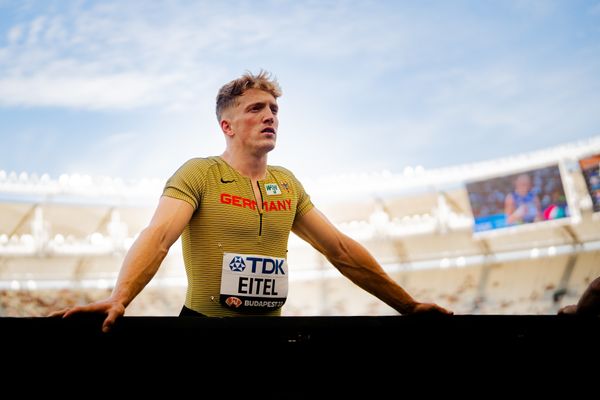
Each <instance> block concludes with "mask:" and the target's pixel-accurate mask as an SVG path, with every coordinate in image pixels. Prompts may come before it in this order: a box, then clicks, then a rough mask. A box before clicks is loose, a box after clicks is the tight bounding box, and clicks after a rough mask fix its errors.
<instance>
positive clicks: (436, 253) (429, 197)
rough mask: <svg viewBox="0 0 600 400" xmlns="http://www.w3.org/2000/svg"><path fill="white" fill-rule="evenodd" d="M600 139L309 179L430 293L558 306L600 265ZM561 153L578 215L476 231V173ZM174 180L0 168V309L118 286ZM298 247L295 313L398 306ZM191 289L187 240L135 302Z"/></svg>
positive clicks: (162, 305)
mask: <svg viewBox="0 0 600 400" xmlns="http://www.w3.org/2000/svg"><path fill="white" fill-rule="evenodd" d="M599 152H600V137H593V138H591V139H588V140H584V141H579V142H573V143H565V144H563V145H561V146H558V147H552V148H547V149H544V150H541V151H536V152H532V153H525V154H514V155H513V156H511V157H506V158H502V159H494V160H488V161H485V162H479V163H473V164H464V165H455V166H448V167H445V168H438V169H432V170H425V169H423V168H411V167H407V168H405V169H404V170H403V171H393V172H390V171H382V172H380V173H375V174H358V175H357V174H343V175H337V176H327V177H320V178H318V179H303V183H304V186H305V187H306V189H307V191H308V193H309V194H310V195H311V196H312V198H313V202H314V203H315V204H316V205H317V206H318V207H319V208H320V209H321V210H322V211H324V213H325V214H326V215H327V216H328V217H329V218H330V219H331V220H332V221H333V222H334V223H335V224H336V225H337V226H338V227H339V228H340V229H341V230H342V231H343V232H345V233H347V234H348V235H350V236H351V237H353V238H355V239H357V240H358V241H360V242H361V243H363V244H364V245H365V246H366V247H367V248H368V249H369V250H370V251H371V252H372V253H373V254H374V255H375V257H376V258H377V259H378V260H379V261H380V262H381V264H382V265H383V266H384V268H385V269H386V270H387V271H388V272H389V273H390V274H391V276H392V277H393V278H394V279H396V280H397V281H398V282H399V283H400V284H401V285H402V286H403V287H405V288H406V289H407V290H408V291H409V292H410V293H411V294H412V295H413V296H415V297H416V298H417V299H419V300H421V301H433V302H437V303H439V304H440V305H442V306H445V307H448V308H450V309H452V310H454V311H455V313H459V314H553V313H556V311H557V310H558V308H559V307H560V306H561V305H565V304H570V303H573V302H575V301H576V300H577V299H578V297H579V296H580V295H581V293H582V292H583V290H584V289H585V287H586V286H587V284H588V283H589V282H590V281H591V280H592V279H593V278H594V277H596V276H598V275H600V229H599V228H600V215H599V214H600V213H594V210H593V203H592V199H591V198H590V195H589V192H588V190H587V187H586V183H585V180H584V177H583V175H582V172H581V169H580V167H579V164H578V160H579V159H581V158H582V157H585V156H589V155H592V154H596V153H599ZM551 164H558V165H559V166H560V169H561V175H562V182H563V185H564V189H565V193H566V195H567V199H568V201H569V207H570V211H571V217H570V218H568V219H563V220H557V221H547V222H543V223H536V224H531V225H530V226H522V227H518V228H506V229H502V230H497V231H494V232H488V233H486V234H478V235H474V234H473V215H472V213H471V209H470V204H469V198H468V194H467V191H466V188H465V183H466V182H469V181H473V180H481V179H485V178H487V177H494V176H502V175H508V174H512V173H515V172H518V171H524V170H529V169H533V168H538V167H540V166H546V165H551ZM0 168H1V165H0ZM163 184H164V182H162V181H160V180H157V179H154V180H152V179H144V180H139V181H124V180H122V179H119V178H116V177H94V176H87V175H77V174H73V175H66V174H65V175H61V176H58V177H54V176H49V175H47V174H42V175H36V174H31V175H30V174H29V173H28V172H27V171H25V172H17V171H4V170H0V293H1V295H0V316H42V315H46V314H47V313H48V312H50V311H51V310H54V309H58V308H62V307H65V306H71V305H74V304H84V303H87V302H90V301H93V300H97V299H100V298H103V297H104V296H106V295H107V294H108V293H109V292H110V290H111V289H112V285H113V284H114V282H115V279H116V276H117V273H118V270H119V268H120V265H121V262H122V260H123V257H124V255H125V253H126V251H127V249H128V248H129V246H131V244H132V242H133V240H134V239H135V237H136V235H137V234H138V233H139V231H140V230H141V229H143V228H144V226H145V225H146V224H147V223H148V222H149V220H150V217H151V215H152V212H153V210H154V207H155V205H156V202H157V200H158V197H159V196H160V193H161V190H162V187H163ZM288 254H289V256H288V258H289V264H290V271H291V272H290V296H289V298H288V301H287V303H286V305H285V306H284V309H283V310H284V311H283V314H284V315H289V316H301V315H390V314H394V313H395V311H394V310H392V309H391V308H389V307H388V306H386V305H385V304H384V303H382V302H381V301H379V300H378V299H376V298H374V297H373V296H371V295H370V294H368V293H366V292H364V291H362V290H361V289H359V288H358V287H356V286H354V285H353V284H352V283H350V282H349V281H348V280H347V279H346V278H344V277H343V276H342V275H341V274H339V273H338V272H337V271H336V270H335V269H334V268H333V267H332V266H331V265H330V264H329V263H328V262H327V260H326V259H325V258H324V257H322V256H321V255H320V254H319V253H318V252H316V251H315V250H314V249H312V248H311V247H310V246H309V245H307V244H306V243H304V242H303V241H301V240H300V239H298V238H297V237H296V236H295V235H293V234H292V235H291V236H290V241H289V253H288ZM184 296H185V272H184V268H183V261H182V256H181V248H180V243H179V242H177V243H175V245H174V246H173V247H172V248H171V251H170V253H169V255H168V256H167V258H166V259H165V261H164V262H163V265H162V267H161V269H160V270H159V272H158V274H157V276H156V277H155V278H154V279H153V281H152V282H151V284H150V285H149V286H148V287H147V288H145V289H144V291H143V292H142V293H141V294H140V296H138V298H136V299H135V300H134V302H133V303H132V304H131V305H130V307H129V308H128V310H127V314H126V315H177V314H178V312H179V310H180V308H181V305H182V303H183V299H184Z"/></svg>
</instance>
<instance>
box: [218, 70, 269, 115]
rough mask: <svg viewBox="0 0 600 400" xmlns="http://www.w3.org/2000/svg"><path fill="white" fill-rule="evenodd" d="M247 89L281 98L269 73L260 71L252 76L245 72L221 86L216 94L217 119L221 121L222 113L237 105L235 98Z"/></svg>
mask: <svg viewBox="0 0 600 400" xmlns="http://www.w3.org/2000/svg"><path fill="white" fill-rule="evenodd" d="M248 89H260V90H264V91H265V92H267V93H270V94H271V95H273V97H275V98H278V97H279V96H281V87H280V86H279V83H277V79H276V78H272V77H271V73H269V72H267V71H263V70H261V71H260V72H259V73H258V74H256V75H254V74H252V73H251V72H246V73H245V74H244V75H242V76H241V77H239V78H237V79H234V80H232V81H231V82H229V83H227V84H225V85H223V86H222V87H221V89H219V93H218V94H217V110H216V111H217V119H218V120H219V122H220V121H221V117H222V116H223V112H224V111H225V110H227V109H229V108H231V107H233V106H235V105H237V98H238V97H240V96H241V95H243V94H244V93H245V92H246V91H247V90H248Z"/></svg>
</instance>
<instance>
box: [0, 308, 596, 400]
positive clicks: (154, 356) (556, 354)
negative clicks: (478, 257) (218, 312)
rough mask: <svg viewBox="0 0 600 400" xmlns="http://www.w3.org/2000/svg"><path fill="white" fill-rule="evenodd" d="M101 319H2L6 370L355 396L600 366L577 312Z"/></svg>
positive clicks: (592, 323)
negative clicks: (271, 385) (109, 323)
mask: <svg viewBox="0 0 600 400" xmlns="http://www.w3.org/2000/svg"><path fill="white" fill-rule="evenodd" d="M101 323H102V318H101V317H100V316H89V315H88V316H81V317H79V316H74V317H71V318H67V319H61V318H0V332H1V333H2V335H1V340H2V343H3V350H2V361H3V365H5V366H6V365H10V366H11V367H12V368H14V370H13V372H15V371H17V372H16V373H17V374H18V375H19V376H27V377H31V378H32V379H33V380H35V377H36V376H38V377H39V376H42V377H47V376H49V377H52V378H53V379H54V378H57V377H70V376H77V377H78V379H81V377H82V376H84V377H85V376H87V375H86V374H88V375H89V376H88V378H89V379H91V376H92V375H93V374H94V373H96V371H98V370H100V371H102V370H104V371H110V373H111V374H114V375H116V376H120V377H121V379H124V378H123V377H127V376H132V374H135V373H140V374H141V375H143V376H145V377H146V378H145V379H146V381H145V382H143V383H142V385H144V386H145V387H148V386H147V385H152V384H157V382H162V381H164V379H165V376H169V377H170V379H171V381H172V379H173V378H175V379H176V380H177V379H181V382H183V383H185V382H188V383H193V382H195V383H194V384H198V383H199V384H202V385H204V384H206V385H210V384H212V383H213V382H214V378H215V377H216V378H217V379H219V378H223V379H225V378H227V380H230V381H231V382H237V383H240V385H241V383H242V382H245V384H248V382H279V383H281V384H282V385H284V386H285V388H286V390H288V394H290V393H296V394H298V395H300V394H302V395H305V394H307V393H309V391H312V390H315V389H314V388H313V386H311V385H312V384H317V383H318V384H325V385H329V386H328V387H330V388H332V387H337V386H339V385H342V386H343V387H344V388H345V390H348V388H350V389H351V390H354V389H356V390H359V389H360V388H362V389H364V388H365V387H367V386H368V387H370V385H371V384H370V383H369V382H380V383H382V382H386V384H387V385H390V384H392V385H393V384H396V383H399V382H402V384H403V385H410V384H411V383H414V382H412V380H413V379H415V378H416V377H417V376H420V375H421V374H429V375H431V374H432V375H434V376H439V375H442V376H446V377H451V378H452V379H468V378H472V377H473V376H478V377H479V378H478V379H480V380H481V378H482V377H487V378H489V379H500V375H499V373H501V374H502V375H501V376H502V379H506V380H507V381H510V380H514V379H524V377H529V376H531V374H532V373H534V374H540V372H543V373H545V374H546V375H547V376H548V374H551V373H554V372H557V371H559V372H561V373H564V372H565V371H567V372H568V371H575V370H577V369H579V368H582V367H581V366H582V365H584V364H585V363H588V364H589V361H590V360H591V361H592V362H595V363H596V364H597V360H599V359H598V358H597V357H598V354H599V349H598V348H599V344H600V318H597V317H586V318H582V317H575V316H505V315H488V316H471V315H456V316H443V317H442V316H437V317H433V316H389V317H388V316H386V317H240V318H202V317H124V318H121V319H120V320H119V321H118V323H117V324H116V325H115V327H114V329H113V330H112V331H111V332H110V333H106V334H105V333H102V332H101V329H100V327H101ZM582 363H584V364H582ZM22 374H23V375H22ZM5 376H6V375H5ZM9 376H10V375H9ZM154 379H157V381H154ZM340 379H341V380H342V381H340ZM299 380H300V381H302V382H304V383H303V384H302V385H300V386H298V385H296V384H297V382H299ZM396 380H399V381H396ZM336 382H337V383H336ZM333 383H336V385H335V386H331V385H332V384H333ZM290 385H292V386H291V387H293V390H292V389H290ZM242 386H243V385H242ZM242 386H239V385H237V384H234V383H232V384H231V387H228V386H227V385H226V386H225V387H226V388H227V389H228V390H233V389H241V387H242ZM244 387H245V386H244ZM423 389H427V388H423ZM423 389H422V390H423ZM430 389H431V388H430ZM294 390H295V392H294ZM319 390H321V389H319ZM267 397H268V396H267ZM267 397H263V398H267ZM281 398H286V397H285V396H284V397H281Z"/></svg>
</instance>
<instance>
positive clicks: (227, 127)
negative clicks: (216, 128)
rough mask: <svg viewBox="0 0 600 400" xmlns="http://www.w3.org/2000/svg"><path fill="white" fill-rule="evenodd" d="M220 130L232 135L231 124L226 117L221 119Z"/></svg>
mask: <svg viewBox="0 0 600 400" xmlns="http://www.w3.org/2000/svg"><path fill="white" fill-rule="evenodd" d="M221 130H222V131H223V133H224V134H226V135H227V136H233V130H232V129H231V124H230V123H229V121H227V120H226V119H222V120H221Z"/></svg>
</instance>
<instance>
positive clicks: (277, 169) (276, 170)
mask: <svg viewBox="0 0 600 400" xmlns="http://www.w3.org/2000/svg"><path fill="white" fill-rule="evenodd" d="M269 171H270V172H271V173H272V174H275V175H286V176H288V177H290V178H294V179H295V178H296V177H295V175H294V173H293V172H292V171H290V170H289V169H287V168H285V167H282V166H280V165H269Z"/></svg>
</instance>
